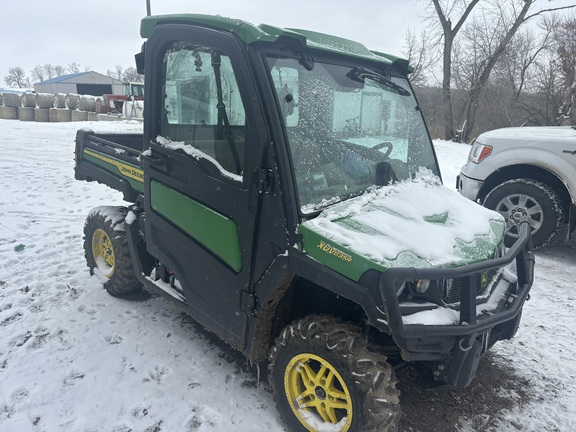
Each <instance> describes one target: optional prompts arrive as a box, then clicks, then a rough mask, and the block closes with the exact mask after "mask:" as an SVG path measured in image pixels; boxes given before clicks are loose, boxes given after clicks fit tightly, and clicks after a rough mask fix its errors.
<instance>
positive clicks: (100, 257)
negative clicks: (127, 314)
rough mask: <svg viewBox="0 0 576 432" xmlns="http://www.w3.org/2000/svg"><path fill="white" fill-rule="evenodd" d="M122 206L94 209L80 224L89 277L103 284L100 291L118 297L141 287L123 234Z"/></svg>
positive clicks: (123, 212)
mask: <svg viewBox="0 0 576 432" xmlns="http://www.w3.org/2000/svg"><path fill="white" fill-rule="evenodd" d="M127 211H128V210H127V209H126V208H125V207H97V208H95V209H93V210H92V211H91V212H90V214H89V215H88V217H87V218H86V224H85V225H84V254H85V256H86V263H87V264H88V267H89V268H90V274H91V275H93V274H96V275H97V276H98V277H99V278H100V279H102V281H103V282H104V288H106V291H108V293H110V294H112V295H113V296H115V297H121V296H123V295H126V294H128V293H131V292H134V291H137V290H139V289H141V288H142V284H141V283H140V282H138V280H137V279H136V276H135V275H134V267H133V265H132V259H131V257H130V250H129V249H128V240H127V239H126V233H125V232H124V218H125V217H126V214H127Z"/></svg>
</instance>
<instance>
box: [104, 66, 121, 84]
mask: <svg viewBox="0 0 576 432" xmlns="http://www.w3.org/2000/svg"><path fill="white" fill-rule="evenodd" d="M123 73H124V68H123V67H122V66H120V65H116V66H115V68H114V70H113V71H111V70H110V69H108V70H107V71H106V75H108V76H109V77H111V78H114V79H117V80H118V81H122V75H123Z"/></svg>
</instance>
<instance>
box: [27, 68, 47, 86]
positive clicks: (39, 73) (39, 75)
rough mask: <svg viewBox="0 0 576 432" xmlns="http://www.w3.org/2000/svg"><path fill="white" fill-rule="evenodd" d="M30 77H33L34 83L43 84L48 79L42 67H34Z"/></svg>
mask: <svg viewBox="0 0 576 432" xmlns="http://www.w3.org/2000/svg"><path fill="white" fill-rule="evenodd" d="M30 76H31V77H32V79H33V80H34V81H37V82H42V81H44V80H45V78H46V71H45V70H44V67H43V66H41V65H36V66H34V68H33V69H32V72H30Z"/></svg>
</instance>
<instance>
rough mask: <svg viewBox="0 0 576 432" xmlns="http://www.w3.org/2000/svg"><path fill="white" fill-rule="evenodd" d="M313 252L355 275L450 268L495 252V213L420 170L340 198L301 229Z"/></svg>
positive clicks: (499, 229)
mask: <svg viewBox="0 0 576 432" xmlns="http://www.w3.org/2000/svg"><path fill="white" fill-rule="evenodd" d="M299 233H300V235H301V238H302V248H303V249H304V251H305V252H306V253H307V254H308V255H310V256H311V257H312V258H314V259H316V260H318V261H320V262H322V263H324V264H325V265H327V266H328V267H330V268H332V269H334V270H336V271H338V272H339V273H341V274H344V275H345V276H347V277H349V278H351V279H353V280H358V279H359V278H360V277H361V276H362V274H363V273H364V272H365V271H366V270H369V269H375V270H379V271H386V269H388V268H393V267H418V268H430V267H455V266H461V265H465V264H470V263H474V262H478V261H482V260H486V259H490V258H492V257H493V256H494V253H495V251H496V250H499V248H500V246H501V244H502V239H503V235H504V220H503V218H502V216H501V215H499V214H498V213H495V212H493V211H491V210H489V209H486V208H484V207H481V206H480V205H478V204H476V203H474V202H472V201H470V200H468V199H466V198H464V197H463V196H461V195H459V194H458V193H456V192H455V191H451V190H449V189H447V188H445V187H444V186H442V184H441V182H440V179H438V178H437V177H436V176H434V175H433V174H432V173H431V172H430V171H428V170H421V171H420V172H419V174H418V176H417V177H416V178H415V179H413V180H407V181H403V182H399V183H396V184H394V185H391V186H384V187H380V188H376V189H373V190H371V191H370V192H368V193H366V194H364V195H362V196H358V197H356V198H352V199H349V200H347V201H343V202H341V203H338V204H336V205H334V206H332V207H330V208H328V209H326V210H324V211H323V212H322V213H321V214H320V215H318V216H317V217H316V218H314V219H311V220H308V221H305V222H303V223H302V224H301V225H300V227H299Z"/></svg>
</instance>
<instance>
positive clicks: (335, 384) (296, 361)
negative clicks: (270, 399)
mask: <svg viewBox="0 0 576 432" xmlns="http://www.w3.org/2000/svg"><path fill="white" fill-rule="evenodd" d="M269 360H270V363H269V366H268V375H269V377H270V384H271V387H272V391H273V394H274V399H275V401H276V405H277V407H278V411H279V412H280V413H281V415H282V416H283V418H284V421H285V422H286V423H287V424H288V430H290V431H291V432H295V431H300V432H306V431H314V432H315V431H324V430H330V431H340V432H358V431H362V432H375V431H380V432H388V431H393V430H395V429H396V426H397V423H398V421H399V419H400V401H399V396H400V392H399V391H398V390H397V389H396V378H395V375H394V370H393V369H392V367H391V366H390V364H389V363H388V361H387V358H386V356H385V355H383V354H380V353H378V352H377V350H376V349H374V348H373V347H372V346H371V345H370V344H369V343H368V342H366V338H365V337H363V336H362V333H361V332H360V330H359V329H358V328H357V327H356V326H353V325H351V324H347V323H344V322H342V321H339V320H337V319H335V318H332V317H327V316H308V317H306V318H303V319H301V320H298V321H296V322H294V323H292V324H290V325H288V326H287V327H286V328H285V329H284V330H283V331H282V333H281V334H280V336H278V338H277V339H276V341H275V343H274V346H273V347H272V350H271V352H270V358H269ZM296 404H299V407H298V408H297V407H296Z"/></svg>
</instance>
